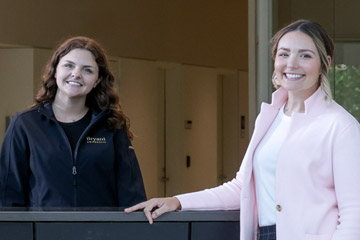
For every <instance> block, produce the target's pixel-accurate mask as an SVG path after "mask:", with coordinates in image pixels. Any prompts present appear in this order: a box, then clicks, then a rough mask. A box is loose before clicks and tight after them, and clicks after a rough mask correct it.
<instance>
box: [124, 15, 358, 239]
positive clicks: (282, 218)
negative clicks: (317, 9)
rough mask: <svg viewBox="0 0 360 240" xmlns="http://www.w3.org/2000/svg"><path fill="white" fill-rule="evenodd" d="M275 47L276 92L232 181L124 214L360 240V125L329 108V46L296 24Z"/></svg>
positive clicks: (258, 232)
mask: <svg viewBox="0 0 360 240" xmlns="http://www.w3.org/2000/svg"><path fill="white" fill-rule="evenodd" d="M272 45H273V48H272V53H273V60H274V74H273V79H272V80H273V83H274V85H275V87H276V88H278V89H277V90H276V91H275V92H274V93H273V95H272V102H271V104H267V103H263V104H262V106H261V112H260V114H259V115H258V117H257V119H256V122H255V129H254V133H253V136H252V138H251V140H250V143H249V146H248V149H247V151H246V154H245V156H244V159H243V161H242V164H241V166H240V170H239V172H238V173H237V175H236V177H235V178H234V179H233V180H232V181H230V182H227V183H225V184H223V185H222V186H219V187H216V188H212V189H207V190H204V191H199V192H194V193H188V194H182V195H178V196H175V197H170V198H157V199H151V200H149V201H146V202H143V203H139V204H137V205H135V206H133V207H131V208H127V209H125V211H126V212H132V211H135V210H138V209H143V211H144V213H145V215H146V217H147V218H148V220H149V222H150V223H152V222H153V219H155V218H157V217H159V216H160V215H161V214H163V213H165V212H169V211H174V210H182V211H188V210H234V209H240V239H241V240H254V239H260V240H275V239H277V240H358V239H360V188H359V183H360V174H359V172H360V147H359V146H360V125H359V123H358V121H357V120H356V119H355V118H354V117H353V116H351V115H350V114H349V113H348V112H347V111H346V110H345V109H344V108H342V107H341V106H340V105H339V104H337V103H336V102H335V101H334V100H332V96H331V91H330V83H329V79H328V70H329V67H330V65H331V59H332V56H333V52H334V44H333V42H332V40H331V38H330V37H329V36H328V34H327V33H326V31H325V30H324V28H323V27H322V26H320V25H319V24H317V23H314V22H311V21H307V20H298V21H296V22H293V23H291V24H290V25H288V26H286V27H284V28H283V29H281V30H280V31H278V32H277V33H276V34H275V36H274V37H273V39H272ZM224 239H226V237H225V236H224Z"/></svg>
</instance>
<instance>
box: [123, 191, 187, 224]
mask: <svg viewBox="0 0 360 240" xmlns="http://www.w3.org/2000/svg"><path fill="white" fill-rule="evenodd" d="M140 209H143V211H144V213H145V216H146V218H147V219H148V221H149V223H150V224H152V223H153V219H155V218H157V217H159V216H161V215H162V214H164V213H166V212H172V211H175V210H181V204H180V202H179V200H178V199H177V198H176V197H169V198H153V199H150V200H148V201H146V202H141V203H138V204H136V205H134V206H132V207H129V208H126V209H125V210H124V211H125V212H126V213H131V212H134V211H136V210H140Z"/></svg>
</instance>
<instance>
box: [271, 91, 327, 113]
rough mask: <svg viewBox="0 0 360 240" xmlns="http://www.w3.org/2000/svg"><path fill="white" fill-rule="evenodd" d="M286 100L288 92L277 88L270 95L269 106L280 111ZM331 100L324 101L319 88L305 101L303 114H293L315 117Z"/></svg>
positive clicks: (324, 95)
mask: <svg viewBox="0 0 360 240" xmlns="http://www.w3.org/2000/svg"><path fill="white" fill-rule="evenodd" d="M287 99H288V92H287V91H286V90H285V89H284V88H279V89H278V90H276V91H275V92H273V94H272V102H271V105H272V106H273V107H275V108H277V109H280V108H281V107H282V106H283V105H284V104H285V102H286V101H287ZM331 101H332V100H326V94H325V92H324V91H323V90H322V89H321V87H319V88H318V89H317V90H316V91H315V92H314V93H313V95H311V96H310V97H309V98H308V99H306V100H305V102H304V104H305V112H304V113H295V114H307V115H315V114H318V113H319V112H320V111H323V110H324V108H325V107H326V106H328V105H329V104H330V103H331Z"/></svg>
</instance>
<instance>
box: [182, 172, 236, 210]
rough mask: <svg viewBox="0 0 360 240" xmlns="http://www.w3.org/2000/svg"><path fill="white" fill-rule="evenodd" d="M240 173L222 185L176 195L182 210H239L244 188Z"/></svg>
mask: <svg viewBox="0 0 360 240" xmlns="http://www.w3.org/2000/svg"><path fill="white" fill-rule="evenodd" d="M240 175H241V173H240V171H239V172H238V173H237V174H236V178H234V179H233V180H232V181H229V182H227V183H224V184H223V185H221V186H218V187H215V188H211V189H205V190H203V191H199V192H193V193H186V194H181V195H177V196H175V197H176V198H177V199H179V201H180V203H181V210H182V211H192V210H197V211H199V210H209V211H211V210H238V209H240V196H241V188H242V187H241V177H240Z"/></svg>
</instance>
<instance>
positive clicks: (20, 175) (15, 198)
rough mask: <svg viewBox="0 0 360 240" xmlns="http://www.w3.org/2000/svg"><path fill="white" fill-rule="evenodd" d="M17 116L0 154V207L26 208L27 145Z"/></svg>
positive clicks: (7, 133)
mask: <svg viewBox="0 0 360 240" xmlns="http://www.w3.org/2000/svg"><path fill="white" fill-rule="evenodd" d="M20 122H21V120H20V119H19V117H18V115H17V116H15V117H14V119H13V120H12V121H11V123H10V126H9V128H8V129H7V132H6V134H5V138H4V141H3V143H2V147H1V153H0V206H1V207H15V206H28V204H29V197H28V191H29V190H28V180H29V174H28V172H29V157H30V156H29V144H28V140H27V137H26V133H25V132H26V131H25V130H24V128H23V127H22V125H21V123H20Z"/></svg>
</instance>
